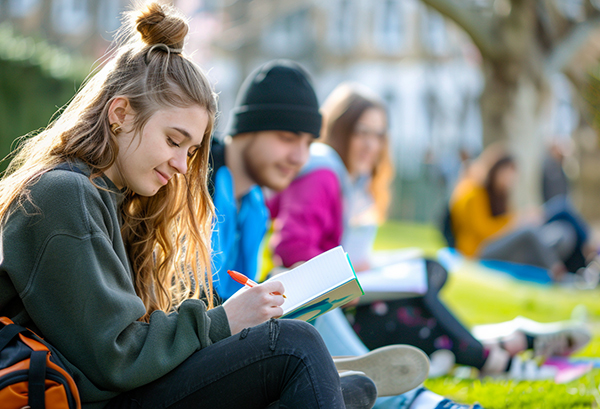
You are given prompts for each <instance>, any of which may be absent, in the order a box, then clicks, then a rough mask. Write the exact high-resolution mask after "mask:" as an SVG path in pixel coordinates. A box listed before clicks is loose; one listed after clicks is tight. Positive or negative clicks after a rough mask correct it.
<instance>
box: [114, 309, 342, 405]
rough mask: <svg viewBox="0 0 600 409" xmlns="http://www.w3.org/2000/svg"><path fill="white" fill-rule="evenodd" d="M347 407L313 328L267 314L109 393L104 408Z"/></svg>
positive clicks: (334, 374)
mask: <svg viewBox="0 0 600 409" xmlns="http://www.w3.org/2000/svg"><path fill="white" fill-rule="evenodd" d="M276 401H279V408H282V409H284V408H290V409H291V408H327V409H329V408H332V409H335V408H345V406H344V400H343V397H342V392H341V388H340V378H339V376H338V373H337V370H336V368H335V366H334V364H333V361H332V359H331V356H330V355H329V352H328V351H327V348H326V347H325V344H324V342H323V340H322V339H321V337H320V335H319V333H318V332H317V330H316V329H315V328H314V327H313V326H312V325H310V324H307V323H305V322H302V321H297V320H271V321H268V322H266V323H264V324H261V325H258V326H256V327H252V328H248V329H245V330H243V331H242V332H241V333H239V334H236V335H234V336H231V337H229V338H226V339H224V340H221V341H219V342H217V343H216V344H213V345H211V346H209V347H207V348H204V349H202V350H200V351H198V352H196V353H194V354H193V355H192V356H190V357H189V358H188V359H187V360H186V361H185V362H183V363H182V364H181V365H180V366H178V367H177V368H175V369H174V370H173V371H171V372H170V373H168V374H166V375H165V376H163V377H162V378H160V379H158V380H156V381H154V382H152V383H150V384H148V385H144V386H142V387H139V388H137V389H134V390H132V391H129V392H126V393H123V394H121V395H119V396H117V397H116V398H114V399H112V400H111V401H110V402H109V403H108V405H107V406H106V409H109V408H110V409H125V408H128V409H136V408H148V409H166V408H173V409H174V408H211V409H213V408H214V409H218V408H223V409H231V408H245V409H252V408H256V409H264V408H266V407H268V406H269V405H270V404H271V403H273V402H276Z"/></svg>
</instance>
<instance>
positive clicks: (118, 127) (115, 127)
mask: <svg viewBox="0 0 600 409" xmlns="http://www.w3.org/2000/svg"><path fill="white" fill-rule="evenodd" d="M110 131H111V132H112V133H113V134H114V135H118V134H119V132H121V125H119V124H118V123H116V122H115V123H114V124H110Z"/></svg>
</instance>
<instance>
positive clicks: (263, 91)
mask: <svg viewBox="0 0 600 409" xmlns="http://www.w3.org/2000/svg"><path fill="white" fill-rule="evenodd" d="M320 130H321V114H320V113H319V102H318V101H317V96H316V94H315V91H314V89H313V87H312V85H311V83H310V80H309V77H308V73H307V72H306V70H305V69H304V68H302V66H301V65H299V64H298V63H295V62H293V61H289V60H274V61H270V62H268V63H266V64H264V65H262V66H260V67H259V68H257V69H256V70H255V71H254V72H253V73H252V74H250V75H249V76H248V78H246V80H245V81H244V83H243V84H242V86H241V88H240V91H239V93H238V96H237V99H236V101H235V107H234V108H233V110H232V112H231V117H230V120H229V126H228V127H227V135H231V136H235V135H238V134H241V133H245V132H255V131H290V132H296V133H298V132H307V133H310V134H313V135H314V136H315V138H317V137H318V136H319V132H320Z"/></svg>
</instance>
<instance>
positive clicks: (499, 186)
mask: <svg viewBox="0 0 600 409" xmlns="http://www.w3.org/2000/svg"><path fill="white" fill-rule="evenodd" d="M517 172H518V169H517V166H516V163H515V160H514V158H513V157H512V155H510V154H509V153H508V152H507V151H506V150H505V149H504V148H503V147H502V146H500V145H491V146H489V147H488V148H487V149H486V150H485V151H484V152H483V153H482V154H481V155H480V157H479V158H478V159H476V160H475V161H474V162H473V163H472V164H471V165H470V166H468V167H467V169H466V171H465V172H464V175H463V176H462V177H461V179H460V181H459V182H458V184H457V185H456V187H455V189H454V192H453V194H452V197H451V199H450V220H451V228H452V233H453V235H454V240H455V246H456V249H457V250H458V251H460V252H461V253H462V254H464V255H466V256H471V257H474V256H476V257H480V258H482V259H494V260H503V261H511V262H515V263H521V264H530V265H534V266H538V267H542V268H545V269H547V270H549V272H550V274H551V276H552V278H553V279H556V280H560V279H562V278H563V275H564V274H565V273H566V272H568V271H571V272H576V271H577V270H578V269H579V268H582V267H585V266H586V262H585V261H586V260H585V258H586V257H585V256H584V254H583V252H584V251H585V248H586V243H587V237H588V234H587V226H586V224H585V222H583V220H582V219H581V217H579V216H578V215H577V214H576V212H575V211H574V210H573V208H572V206H570V204H569V203H568V201H567V200H566V198H565V197H564V196H558V197H555V198H553V199H551V200H550V201H549V202H548V203H547V204H546V206H545V208H544V209H542V211H543V212H544V213H545V214H544V215H542V216H538V217H537V219H540V221H533V222H532V220H531V219H532V218H531V217H527V216H526V217H519V216H518V215H517V213H516V212H514V211H512V210H511V209H510V198H511V195H512V192H513V189H514V186H515V182H516V178H517ZM538 213H539V212H538Z"/></svg>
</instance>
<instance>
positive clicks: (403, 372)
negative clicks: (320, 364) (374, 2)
mask: <svg viewBox="0 0 600 409" xmlns="http://www.w3.org/2000/svg"><path fill="white" fill-rule="evenodd" d="M333 362H334V363H335V366H336V367H337V369H338V370H351V371H360V372H364V373H365V375H367V376H368V377H369V378H371V380H373V382H375V385H376V386H377V395H378V396H394V395H401V394H403V393H405V392H408V391H410V390H412V389H414V388H416V387H417V386H419V385H420V384H422V383H423V382H424V381H425V379H427V375H428V373H429V358H428V357H427V355H426V354H425V353H424V352H423V351H421V350H420V349H418V348H415V347H412V346H410V345H389V346H385V347H382V348H377V349H375V350H373V351H371V352H369V353H366V354H364V355H361V356H355V357H342V358H335V359H334V360H333Z"/></svg>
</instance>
